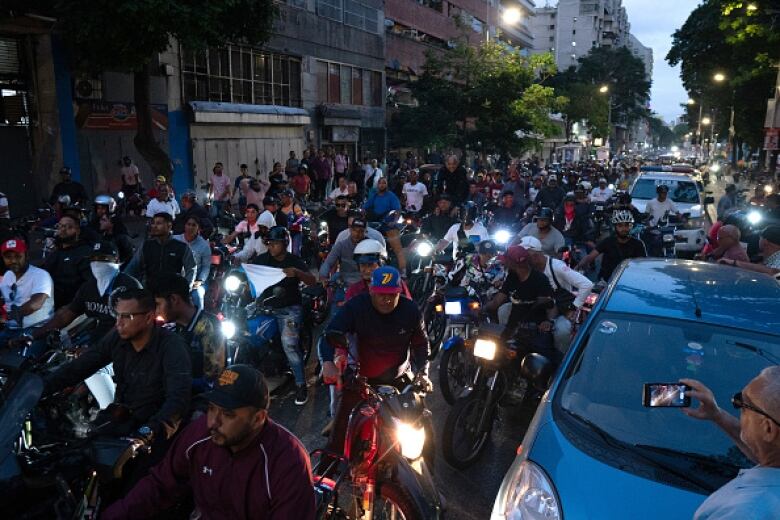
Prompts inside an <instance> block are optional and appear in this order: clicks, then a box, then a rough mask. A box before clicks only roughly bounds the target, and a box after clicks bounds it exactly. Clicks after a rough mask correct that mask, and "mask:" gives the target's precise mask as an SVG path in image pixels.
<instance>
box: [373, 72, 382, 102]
mask: <svg viewBox="0 0 780 520" xmlns="http://www.w3.org/2000/svg"><path fill="white" fill-rule="evenodd" d="M384 93H385V88H384V85H383V84H382V73H381V72H376V71H373V70H372V71H371V105H372V106H375V107H381V106H382V105H383V104H384V102H385V96H384Z"/></svg>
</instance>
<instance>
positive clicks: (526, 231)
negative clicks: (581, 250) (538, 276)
mask: <svg viewBox="0 0 780 520" xmlns="http://www.w3.org/2000/svg"><path fill="white" fill-rule="evenodd" d="M552 220H553V210H552V209H550V208H542V209H540V210H539V214H538V215H536V216H535V217H534V222H529V223H528V224H526V225H525V226H524V227H523V229H521V230H520V232H519V233H518V234H517V236H516V237H515V238H514V239H513V241H512V243H513V244H517V243H518V242H520V239H521V238H523V237H525V236H532V237H535V238H538V239H539V241H540V242H541V243H542V248H543V249H544V253H545V254H546V255H548V256H552V257H556V258H557V257H558V250H559V249H561V248H562V247H564V246H565V245H566V239H565V238H564V237H563V234H562V233H561V232H560V231H558V230H557V229H556V228H555V227H554V226H553V225H552Z"/></svg>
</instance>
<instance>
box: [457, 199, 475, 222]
mask: <svg viewBox="0 0 780 520" xmlns="http://www.w3.org/2000/svg"><path fill="white" fill-rule="evenodd" d="M476 218H477V207H476V206H475V205H474V203H473V202H467V203H465V204H464V205H463V206H462V207H461V208H460V220H461V222H465V223H469V224H470V223H472V222H474V220H475V219H476Z"/></svg>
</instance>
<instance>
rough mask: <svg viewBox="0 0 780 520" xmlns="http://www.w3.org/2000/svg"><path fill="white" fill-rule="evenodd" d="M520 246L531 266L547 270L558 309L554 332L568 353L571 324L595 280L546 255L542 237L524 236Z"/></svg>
mask: <svg viewBox="0 0 780 520" xmlns="http://www.w3.org/2000/svg"><path fill="white" fill-rule="evenodd" d="M520 245H521V246H523V247H524V248H525V249H526V250H527V251H528V261H529V262H530V263H531V267H533V268H534V269H536V270H537V271H539V272H540V273H544V275H545V276H546V277H547V281H548V282H549V283H550V286H551V287H552V289H553V293H554V294H555V302H556V304H557V308H558V316H557V317H556V318H555V327H554V332H553V335H554V337H555V347H556V348H557V349H558V350H560V351H561V352H566V350H567V349H568V348H569V343H570V342H571V327H572V323H573V321H574V318H575V316H576V312H577V310H578V309H580V308H581V307H582V305H583V304H584V303H585V299H586V298H587V297H588V295H589V294H590V293H591V291H592V290H593V282H591V281H590V280H589V279H588V278H587V277H585V276H584V275H582V274H581V273H578V272H577V271H575V270H574V269H572V268H570V267H569V266H568V265H566V264H565V263H564V262H562V261H561V260H558V259H557V258H552V257H550V256H547V255H545V254H544V252H543V251H542V243H541V242H539V239H537V238H534V237H523V238H522V240H520Z"/></svg>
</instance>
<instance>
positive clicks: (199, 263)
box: [173, 215, 211, 309]
mask: <svg viewBox="0 0 780 520" xmlns="http://www.w3.org/2000/svg"><path fill="white" fill-rule="evenodd" d="M200 227H201V221H200V219H199V218H198V217H196V216H194V215H193V216H190V217H189V218H188V219H187V221H186V222H185V223H184V233H182V234H180V235H173V238H174V240H178V241H180V242H184V243H185V244H187V245H188V246H190V250H191V251H192V256H193V258H194V259H195V281H194V282H192V301H193V303H194V304H195V307H197V308H198V309H203V298H204V296H205V294H206V289H205V287H204V284H205V283H206V282H207V281H208V279H209V272H210V271H211V246H210V245H209V243H208V241H207V240H206V239H205V238H203V237H202V236H201V234H200Z"/></svg>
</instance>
